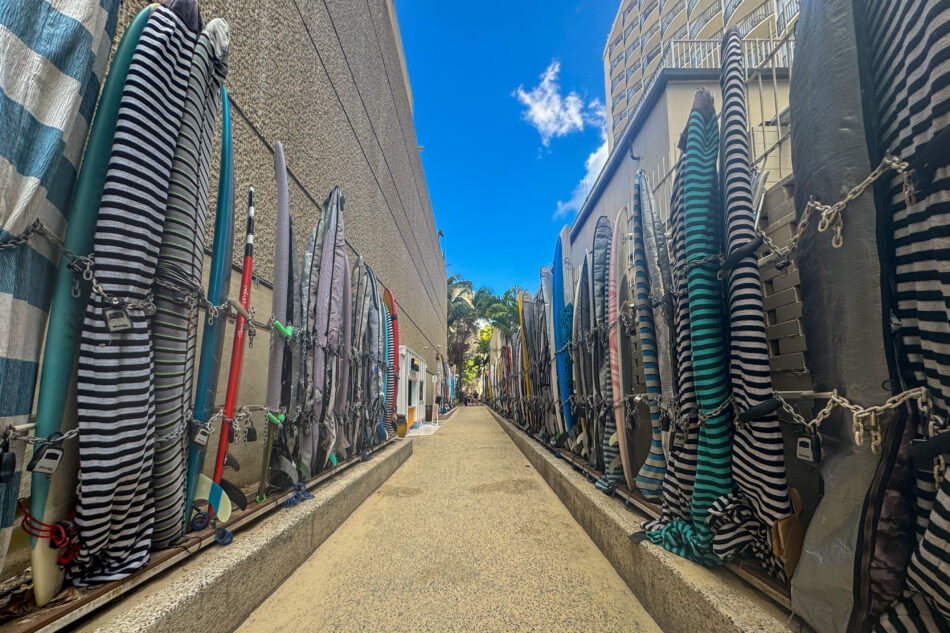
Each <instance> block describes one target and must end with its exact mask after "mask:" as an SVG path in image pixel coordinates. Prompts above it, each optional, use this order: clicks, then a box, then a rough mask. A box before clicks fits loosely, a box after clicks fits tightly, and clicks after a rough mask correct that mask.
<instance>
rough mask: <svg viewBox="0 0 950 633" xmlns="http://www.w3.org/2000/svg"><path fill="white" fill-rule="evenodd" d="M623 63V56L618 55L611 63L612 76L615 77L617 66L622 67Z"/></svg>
mask: <svg viewBox="0 0 950 633" xmlns="http://www.w3.org/2000/svg"><path fill="white" fill-rule="evenodd" d="M622 61H623V55H618V56H617V58H616V59H615V60H613V61H612V62H610V74H611V75H613V74H614V71H615V70H616V69H617V66H619V65H620V62H622Z"/></svg>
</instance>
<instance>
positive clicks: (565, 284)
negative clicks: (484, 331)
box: [551, 226, 574, 441]
mask: <svg viewBox="0 0 950 633" xmlns="http://www.w3.org/2000/svg"><path fill="white" fill-rule="evenodd" d="M570 251H571V242H570V230H569V229H568V227H566V226H565V227H564V228H562V229H561V234H560V235H559V236H558V239H557V242H556V243H555V245H554V263H553V266H552V270H551V273H552V274H553V275H554V279H553V288H552V301H553V306H552V313H553V314H552V318H553V321H554V328H553V329H554V356H555V364H556V371H557V393H558V398H559V400H560V407H561V419H563V420H564V429H565V430H566V431H567V435H568V441H571V440H573V438H574V412H573V411H572V409H571V389H572V387H573V382H574V381H573V379H572V375H571V351H570V344H571V323H572V321H573V320H574V274H573V273H574V270H573V268H571V260H570V255H569V253H570Z"/></svg>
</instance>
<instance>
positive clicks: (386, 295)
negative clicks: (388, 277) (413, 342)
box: [383, 288, 399, 422]
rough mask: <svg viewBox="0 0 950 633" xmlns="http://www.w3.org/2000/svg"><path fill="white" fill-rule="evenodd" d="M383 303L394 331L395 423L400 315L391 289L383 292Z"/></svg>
mask: <svg viewBox="0 0 950 633" xmlns="http://www.w3.org/2000/svg"><path fill="white" fill-rule="evenodd" d="M383 303H384V304H386V309H388V310H389V324H390V328H391V329H392V343H391V345H390V348H391V356H390V358H392V366H391V367H390V377H391V378H390V388H389V394H390V395H389V402H390V404H389V408H390V411H391V413H392V416H393V421H394V422H395V419H396V394H397V393H398V391H399V314H398V312H397V309H396V298H395V297H394V296H393V291H392V290H390V289H389V288H386V289H385V290H383Z"/></svg>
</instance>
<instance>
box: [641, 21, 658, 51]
mask: <svg viewBox="0 0 950 633" xmlns="http://www.w3.org/2000/svg"><path fill="white" fill-rule="evenodd" d="M659 30H660V23H659V22H654V23H653V26H651V27H650V28H648V29H647V31H646V33H644V34H643V36H642V37H641V38H640V48H641V49H646V47H647V44H649V43H650V38H651V37H653V36H654V35H656V33H657V32H658V31H659Z"/></svg>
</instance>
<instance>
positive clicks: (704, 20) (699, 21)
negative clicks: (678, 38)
mask: <svg viewBox="0 0 950 633" xmlns="http://www.w3.org/2000/svg"><path fill="white" fill-rule="evenodd" d="M719 9H720V6H719V3H718V2H715V3H713V4H711V5H709V6H708V7H707V8H706V10H705V11H703V12H702V13H700V14H699V15H698V16H697V17H696V19H695V20H693V21H692V22H690V25H689V37H690V39H696V36H697V35H698V34H699V32H700V31H701V30H702V28H703V27H704V26H706V25H707V24H709V23H710V22H711V21H712V19H713V18H714V17H716V15H718V14H719Z"/></svg>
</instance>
